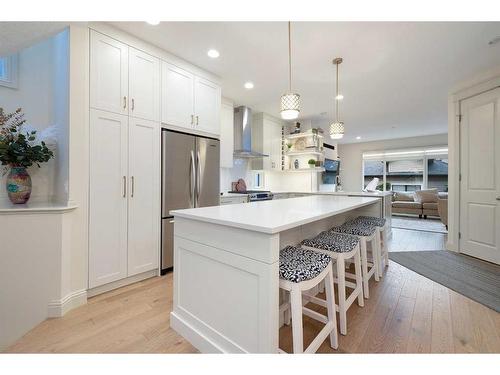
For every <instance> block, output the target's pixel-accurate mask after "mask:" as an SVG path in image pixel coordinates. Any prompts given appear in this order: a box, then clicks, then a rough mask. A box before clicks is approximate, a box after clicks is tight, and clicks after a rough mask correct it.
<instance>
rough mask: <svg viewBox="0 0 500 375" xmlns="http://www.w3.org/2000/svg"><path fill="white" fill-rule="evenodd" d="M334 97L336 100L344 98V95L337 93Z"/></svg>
mask: <svg viewBox="0 0 500 375" xmlns="http://www.w3.org/2000/svg"><path fill="white" fill-rule="evenodd" d="M335 99H337V100H342V99H344V95H342V94H338V95H337V96H336V97H335Z"/></svg>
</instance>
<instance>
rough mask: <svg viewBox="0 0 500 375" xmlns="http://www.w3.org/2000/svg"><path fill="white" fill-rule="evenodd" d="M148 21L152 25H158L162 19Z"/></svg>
mask: <svg viewBox="0 0 500 375" xmlns="http://www.w3.org/2000/svg"><path fill="white" fill-rule="evenodd" d="M146 23H149V24H150V25H153V26H156V25H159V24H160V21H146Z"/></svg>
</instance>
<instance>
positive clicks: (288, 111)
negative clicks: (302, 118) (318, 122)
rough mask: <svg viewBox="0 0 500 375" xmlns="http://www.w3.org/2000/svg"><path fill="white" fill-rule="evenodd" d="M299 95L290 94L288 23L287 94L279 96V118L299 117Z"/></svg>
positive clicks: (292, 118)
mask: <svg viewBox="0 0 500 375" xmlns="http://www.w3.org/2000/svg"><path fill="white" fill-rule="evenodd" d="M299 112H300V95H299V94H296V93H293V92H292V39H291V31H290V22H288V92H287V93H286V94H283V95H282V96H281V118H282V119H284V120H294V119H296V118H297V117H299Z"/></svg>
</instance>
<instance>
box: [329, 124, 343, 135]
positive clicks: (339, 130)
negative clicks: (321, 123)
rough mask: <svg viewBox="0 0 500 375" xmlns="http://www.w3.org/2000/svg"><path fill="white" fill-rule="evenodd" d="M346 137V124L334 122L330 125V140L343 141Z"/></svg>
mask: <svg viewBox="0 0 500 375" xmlns="http://www.w3.org/2000/svg"><path fill="white" fill-rule="evenodd" d="M343 136H344V123H343V122H341V121H339V122H334V123H332V124H331V125H330V138H331V139H341V138H342V137H343Z"/></svg>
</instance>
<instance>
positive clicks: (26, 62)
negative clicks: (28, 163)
mask: <svg viewBox="0 0 500 375" xmlns="http://www.w3.org/2000/svg"><path fill="white" fill-rule="evenodd" d="M68 53H69V45H68V32H67V31H63V32H62V33H60V34H58V35H56V36H54V37H52V38H49V39H47V40H44V41H42V42H40V43H38V44H36V45H34V46H31V47H29V48H26V49H24V50H22V51H19V54H18V62H19V69H18V87H17V88H8V87H4V86H0V106H1V107H3V108H4V110H5V111H7V112H12V111H14V110H16V109H17V108H22V109H23V112H24V113H25V119H26V123H27V124H28V125H31V126H32V127H34V128H35V129H37V130H38V133H39V134H40V132H41V131H43V130H44V129H47V128H48V127H50V126H55V127H56V129H55V133H56V136H57V143H58V144H57V148H56V150H55V159H53V160H51V161H49V162H48V163H44V164H42V165H41V168H38V167H37V166H33V167H31V168H30V169H29V173H30V175H31V178H32V182H33V190H32V195H31V199H30V201H31V202H49V201H64V200H65V198H66V196H67V192H65V189H64V186H65V185H66V184H67V179H68V176H67V175H68V171H67V169H68V167H67V163H66V160H67V129H68V114H67V108H68V106H67V97H68V85H69V82H68V69H67V67H66V66H65V64H67V61H68ZM2 169H3V168H2ZM5 179H6V176H5V175H3V176H2V178H1V181H0V185H1V187H0V204H3V203H6V202H8V197H7V193H6V191H5V189H4V188H3V186H4V185H5Z"/></svg>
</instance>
